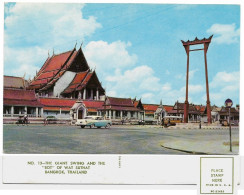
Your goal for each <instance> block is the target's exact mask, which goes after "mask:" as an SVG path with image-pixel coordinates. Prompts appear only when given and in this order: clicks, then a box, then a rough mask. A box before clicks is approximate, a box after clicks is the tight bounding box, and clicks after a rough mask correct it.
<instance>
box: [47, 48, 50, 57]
mask: <svg viewBox="0 0 244 195" xmlns="http://www.w3.org/2000/svg"><path fill="white" fill-rule="evenodd" d="M47 55H48V58H49V57H50V54H49V50H48V52H47Z"/></svg>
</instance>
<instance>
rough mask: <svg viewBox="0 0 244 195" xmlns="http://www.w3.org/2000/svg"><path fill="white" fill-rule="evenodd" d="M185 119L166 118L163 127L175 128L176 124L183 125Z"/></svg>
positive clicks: (176, 117) (178, 117)
mask: <svg viewBox="0 0 244 195" xmlns="http://www.w3.org/2000/svg"><path fill="white" fill-rule="evenodd" d="M182 121H183V118H182V117H180V116H165V117H163V119H162V126H167V127H168V126H174V125H176V123H182Z"/></svg>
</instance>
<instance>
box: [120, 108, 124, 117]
mask: <svg viewBox="0 0 244 195" xmlns="http://www.w3.org/2000/svg"><path fill="white" fill-rule="evenodd" d="M120 118H121V119H123V111H122V110H121V111H120Z"/></svg>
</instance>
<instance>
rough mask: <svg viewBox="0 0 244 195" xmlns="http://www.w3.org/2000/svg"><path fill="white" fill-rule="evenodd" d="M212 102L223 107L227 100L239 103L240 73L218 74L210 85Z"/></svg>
mask: <svg viewBox="0 0 244 195" xmlns="http://www.w3.org/2000/svg"><path fill="white" fill-rule="evenodd" d="M209 86H210V101H211V102H213V103H214V104H217V105H223V104H224V101H225V100H226V99H227V98H231V99H232V100H233V101H234V102H236V103H238V102H239V90H240V72H238V71H236V72H225V71H224V72H218V73H217V74H216V75H215V76H214V78H213V80H212V81H211V82H210V84H209Z"/></svg>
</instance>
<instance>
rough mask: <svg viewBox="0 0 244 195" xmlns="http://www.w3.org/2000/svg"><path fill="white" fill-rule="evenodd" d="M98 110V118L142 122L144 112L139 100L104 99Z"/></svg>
mask: <svg viewBox="0 0 244 195" xmlns="http://www.w3.org/2000/svg"><path fill="white" fill-rule="evenodd" d="M98 110H99V115H100V116H105V117H106V118H109V119H119V120H121V119H124V120H144V110H143V106H142V104H141V101H140V100H139V101H138V102H136V100H132V99H131V98H116V97H106V99H105V101H104V104H103V105H102V107H101V108H100V109H98Z"/></svg>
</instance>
